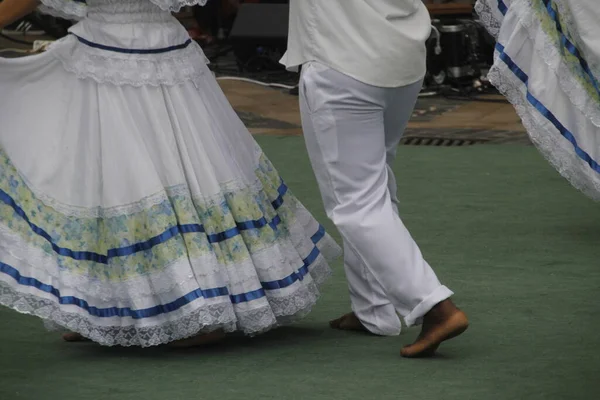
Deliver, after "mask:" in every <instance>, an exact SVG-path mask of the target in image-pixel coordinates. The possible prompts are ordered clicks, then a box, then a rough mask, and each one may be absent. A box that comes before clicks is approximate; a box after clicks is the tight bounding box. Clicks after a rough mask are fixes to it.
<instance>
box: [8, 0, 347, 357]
mask: <svg viewBox="0 0 600 400" xmlns="http://www.w3.org/2000/svg"><path fill="white" fill-rule="evenodd" d="M42 2H43V4H44V10H45V11H47V12H51V13H53V14H55V15H62V16H68V17H70V18H72V17H78V18H80V19H81V22H79V23H78V24H77V25H75V26H74V27H73V28H72V29H71V34H70V35H69V36H68V37H66V38H64V39H62V40H60V41H58V42H56V43H55V44H53V45H52V46H51V48H50V49H49V50H48V51H47V52H45V53H43V54H41V55H36V56H32V57H26V58H21V59H11V60H8V59H0V93H2V96H0V304H2V305H4V306H8V307H11V308H13V309H15V310H17V311H20V312H23V313H28V314H33V315H36V316H38V317H41V318H42V319H44V320H45V321H46V322H47V323H49V325H51V326H54V327H61V328H64V329H68V330H71V331H74V332H79V333H81V334H82V335H84V336H86V337H88V338H90V339H92V340H94V341H96V342H98V343H100V344H102V345H122V346H152V345H159V344H163V343H167V342H170V341H173V340H177V339H182V338H186V337H189V336H192V335H195V334H198V333H201V332H208V331H211V330H215V329H218V328H222V329H225V330H227V331H233V330H241V331H244V332H245V333H247V334H256V333H260V332H263V331H266V330H268V329H270V328H273V327H275V326H278V325H280V324H284V323H288V322H290V321H291V320H293V319H295V318H298V317H301V316H303V315H305V314H306V313H307V312H308V311H309V310H310V308H311V306H313V305H314V304H315V302H316V300H317V297H318V295H319V291H318V286H319V285H320V284H321V283H322V282H323V281H324V280H325V278H326V277H327V276H328V275H329V273H330V270H329V267H328V264H327V260H328V259H331V258H333V257H337V256H338V255H339V253H340V249H339V247H338V246H337V245H336V244H335V242H334V241H333V240H332V239H331V238H330V237H329V236H328V235H327V234H325V233H324V231H323V228H322V226H320V225H319V223H318V222H317V221H316V220H315V219H314V218H313V217H312V216H311V215H310V214H309V212H308V211H307V210H306V209H305V208H304V207H303V206H302V205H301V204H300V203H299V202H298V200H297V199H296V198H295V197H294V196H293V195H292V193H291V192H290V190H289V188H288V187H287V186H286V185H285V183H284V182H283V181H282V179H281V178H280V176H279V175H278V173H277V171H276V170H275V169H274V168H273V166H272V165H271V164H270V162H269V161H268V159H267V158H266V157H265V156H264V154H263V153H262V152H261V149H260V148H259V147H258V145H257V144H256V142H255V141H254V139H253V138H252V136H251V135H250V133H249V132H248V131H247V130H246V128H245V127H244V125H243V124H242V122H241V121H240V120H239V118H238V117H237V115H236V113H235V112H234V110H233V109H232V108H231V106H230V104H229V103H228V101H227V99H226V98H225V96H224V94H223V93H222V91H221V89H220V88H219V86H218V84H217V83H216V80H215V79H214V77H213V75H212V74H211V72H210V70H209V69H208V67H207V65H206V64H207V63H206V59H205V58H204V55H203V53H202V50H201V49H200V48H199V47H198V45H197V44H195V43H194V42H192V41H191V40H190V38H189V37H188V34H187V32H186V30H185V29H184V28H183V27H182V26H181V25H180V24H179V22H178V21H177V20H176V19H175V18H174V17H173V16H172V15H171V13H170V11H175V10H178V9H179V8H180V7H182V6H185V5H191V4H195V3H203V2H205V1H202V0H88V1H87V4H86V2H85V1H82V0H79V1H74V0H42Z"/></svg>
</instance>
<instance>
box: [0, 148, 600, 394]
mask: <svg viewBox="0 0 600 400" xmlns="http://www.w3.org/2000/svg"><path fill="white" fill-rule="evenodd" d="M259 141H260V143H261V145H263V147H264V149H265V151H266V153H267V154H268V155H269V156H270V158H271V160H272V161H273V162H274V164H275V165H276V166H277V167H278V169H279V171H280V172H281V174H282V175H283V177H284V178H285V179H286V180H287V183H288V184H289V186H290V187H291V188H292V190H293V192H294V193H295V194H296V195H297V196H298V197H299V198H300V199H301V200H302V201H303V202H304V203H305V205H306V206H307V207H308V208H309V209H310V210H311V211H313V212H314V214H315V215H316V216H317V217H318V218H319V219H320V220H322V222H323V223H324V224H325V225H326V227H327V228H329V229H330V230H331V225H330V223H329V222H328V221H326V220H325V218H324V215H323V212H322V208H321V203H320V198H319V194H318V192H317V187H316V184H315V182H314V178H313V175H312V173H311V171H310V166H309V164H308V160H307V157H306V153H305V150H304V144H303V142H302V139H301V138H297V137H285V138H279V137H260V138H259ZM396 172H397V174H398V181H399V184H400V196H401V201H402V205H401V213H402V215H403V218H404V220H405V222H406V224H407V225H408V227H409V229H411V231H412V233H413V235H414V236H415V238H416V239H417V241H418V242H419V244H420V245H421V247H422V250H423V252H424V254H425V256H426V258H427V259H428V260H429V261H430V263H431V264H432V265H433V266H434V268H435V269H436V271H437V272H438V274H439V276H440V278H441V279H442V281H443V282H444V283H446V284H447V285H448V286H450V287H451V288H452V289H453V290H454V291H455V292H456V297H455V299H456V302H457V303H458V304H459V305H460V306H461V307H463V308H464V309H465V310H466V311H467V312H468V313H469V316H470V318H471V321H472V327H471V329H470V330H469V331H468V332H467V333H466V334H465V335H464V336H462V337H461V338H459V339H457V340H455V341H453V342H450V343H448V344H447V345H445V346H443V347H442V348H441V352H442V355H441V356H440V357H438V358H436V359H432V360H405V359H401V358H400V357H399V356H398V352H399V349H400V347H401V345H402V344H406V343H408V342H410V341H411V340H412V339H414V337H415V336H416V334H417V330H414V329H411V330H407V331H405V332H404V333H403V334H402V335H401V336H400V337H396V338H377V337H370V336H367V335H362V334H350V333H344V332H336V331H332V330H329V329H328V328H327V321H328V319H329V318H331V317H336V316H338V315H339V314H341V313H343V312H346V311H347V310H348V297H347V293H346V283H345V280H344V276H343V271H342V267H341V264H340V263H337V264H336V265H334V267H335V276H334V279H333V280H332V281H331V282H330V283H329V284H328V285H327V286H326V287H325V288H324V291H323V292H324V293H323V297H322V300H321V301H320V303H319V304H318V306H317V307H316V309H315V310H314V312H313V313H312V314H311V315H310V316H309V317H308V318H307V319H306V320H304V321H303V322H301V323H298V324H297V325H295V326H293V327H289V328H284V329H280V330H277V331H273V332H271V333H268V334H266V335H263V336H260V337H257V338H254V339H249V338H243V337H242V338H232V339H230V340H229V341H228V342H227V343H225V344H224V345H221V346H219V347H216V348H213V349H210V350H194V351H185V352H174V351H169V350H165V349H148V350H140V349H112V348H101V347H97V346H95V345H93V344H82V345H72V344H71V345H69V344H65V343H62V342H61V340H60V339H59V337H57V336H56V335H54V334H50V333H47V332H45V331H44V330H43V328H42V326H41V324H40V323H39V321H37V320H36V319H34V318H31V317H27V316H21V315H18V314H17V313H14V312H12V311H8V310H5V309H2V310H0V321H1V329H0V399H2V400H19V399H27V400H40V399H44V400H96V399H97V400H164V399H172V400H179V399H202V400H205V399H206V400H208V399H232V400H240V399H247V400H258V399H307V400H309V399H310V400H320V399H344V400H354V399H367V400H370V399H374V400H385V399H394V400H398V399H409V400H432V399H444V400H454V399H457V400H458V399H460V400H467V399H477V400H494V399H503V400H504V399H506V400H518V399H527V400H534V399H544V400H553V399H561V400H563V399H565V400H571V399H585V400H592V399H596V398H598V397H599V396H600V394H599V393H600V383H599V381H598V377H597V375H598V371H600V352H599V351H598V350H600V335H599V334H598V333H599V330H600V305H599V303H598V301H597V295H598V294H599V293H600V265H599V260H600V247H599V246H598V242H599V240H600V207H599V206H598V205H597V204H595V203H592V202H591V201H589V200H588V199H587V198H585V197H583V196H582V195H581V194H579V193H578V192H577V191H575V190H574V189H572V188H571V187H570V186H569V185H568V183H566V182H565V181H564V180H563V179H562V178H560V177H559V176H558V175H557V174H556V173H555V172H554V170H552V169H551V168H550V167H549V166H548V164H547V163H546V162H545V161H544V160H543V159H541V157H540V156H539V155H538V153H537V152H536V150H535V149H533V148H530V147H525V146H475V147H470V148H428V147H423V148H419V147H402V148H401V149H400V152H399V160H398V163H397V166H396Z"/></svg>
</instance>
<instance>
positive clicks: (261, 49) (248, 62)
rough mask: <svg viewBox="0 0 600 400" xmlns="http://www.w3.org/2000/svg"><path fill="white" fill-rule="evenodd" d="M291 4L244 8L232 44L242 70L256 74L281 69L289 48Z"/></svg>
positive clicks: (245, 5) (234, 25) (236, 23)
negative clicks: (281, 62) (283, 58)
mask: <svg viewBox="0 0 600 400" xmlns="http://www.w3.org/2000/svg"><path fill="white" fill-rule="evenodd" d="M289 12H290V7H289V5H288V4H242V5H241V6H240V9H239V10H238V14H237V17H236V19H235V22H234V23H233V27H232V29H231V33H230V35H229V40H230V41H231V44H232V46H233V52H234V54H235V56H236V59H237V62H238V66H239V67H240V69H241V70H248V71H252V72H256V71H264V70H277V69H281V68H283V67H281V66H280V65H279V59H280V58H281V56H283V54H284V53H285V50H286V48H287V36H288V27H289Z"/></svg>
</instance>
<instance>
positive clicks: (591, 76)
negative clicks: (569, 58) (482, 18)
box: [498, 0, 600, 96]
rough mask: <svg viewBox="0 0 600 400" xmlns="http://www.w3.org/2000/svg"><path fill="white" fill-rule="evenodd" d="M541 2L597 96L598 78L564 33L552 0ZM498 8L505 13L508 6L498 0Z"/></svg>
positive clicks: (599, 90)
mask: <svg viewBox="0 0 600 400" xmlns="http://www.w3.org/2000/svg"><path fill="white" fill-rule="evenodd" d="M542 2H543V3H544V5H545V6H546V12H547V13H548V15H549V16H550V18H551V19H552V21H554V24H555V26H556V31H557V32H558V33H559V34H560V44H561V46H562V48H564V49H566V50H567V51H568V52H569V53H571V54H572V55H573V56H575V57H576V58H577V60H578V61H579V65H580V66H581V68H582V69H583V71H584V72H585V74H586V75H587V76H588V78H589V79H590V81H591V83H592V86H593V87H594V89H595V90H596V93H597V94H598V96H600V85H599V84H598V80H597V79H596V77H595V76H594V73H593V72H592V69H591V68H590V66H589V64H588V62H587V61H586V60H585V58H584V57H583V55H582V54H581V52H580V51H579V49H578V48H577V46H575V45H574V44H573V42H571V41H570V40H569V38H568V37H567V36H566V35H565V33H564V31H563V27H562V25H561V23H560V16H559V15H558V13H557V12H556V10H555V9H554V7H553V2H552V0H542ZM498 10H500V12H501V13H502V15H506V13H507V12H508V7H507V6H506V4H505V3H504V1H503V0H498Z"/></svg>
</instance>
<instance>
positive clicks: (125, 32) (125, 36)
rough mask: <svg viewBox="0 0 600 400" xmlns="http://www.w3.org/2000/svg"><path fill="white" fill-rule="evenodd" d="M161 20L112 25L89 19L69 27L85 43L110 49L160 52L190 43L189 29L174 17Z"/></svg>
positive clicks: (132, 52)
mask: <svg viewBox="0 0 600 400" xmlns="http://www.w3.org/2000/svg"><path fill="white" fill-rule="evenodd" d="M169 17H170V19H169V20H165V21H161V22H138V23H131V24H111V23H105V22H100V21H96V20H94V19H90V18H86V19H85V20H83V21H81V22H79V23H78V24H76V25H74V26H72V27H71V28H70V29H69V33H71V35H73V36H75V37H76V38H77V39H78V40H79V41H80V42H81V43H82V44H83V45H84V46H89V47H93V48H97V49H100V50H105V51H109V52H123V53H131V54H135V53H136V52H138V53H142V54H160V53H162V52H169V51H173V50H177V49H181V48H184V47H186V46H188V45H189V44H190V43H191V39H190V36H189V34H188V32H187V31H186V29H185V28H184V27H183V26H182V25H181V24H180V23H179V21H177V19H175V18H174V17H171V16H169Z"/></svg>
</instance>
